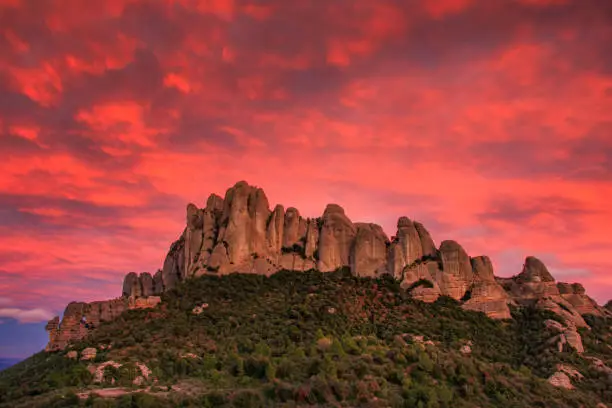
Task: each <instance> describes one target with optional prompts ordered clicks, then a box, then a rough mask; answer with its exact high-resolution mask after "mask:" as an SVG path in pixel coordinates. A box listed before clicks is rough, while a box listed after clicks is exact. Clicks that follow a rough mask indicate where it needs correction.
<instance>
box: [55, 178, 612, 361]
mask: <svg viewBox="0 0 612 408" xmlns="http://www.w3.org/2000/svg"><path fill="white" fill-rule="evenodd" d="M342 267H349V268H350V269H351V271H352V273H353V274H354V275H356V276H362V277H377V276H380V275H381V274H390V275H392V276H393V277H395V278H396V279H398V280H399V281H400V282H401V287H402V288H404V289H405V290H409V291H410V294H411V295H412V296H413V297H414V298H416V299H419V300H422V301H426V302H432V301H435V300H436V299H437V298H438V297H439V296H441V295H446V296H450V297H452V298H454V299H456V300H458V301H460V302H461V303H462V306H463V307H464V308H465V309H467V310H473V311H479V312H483V313H486V314H487V315H488V316H489V317H492V318H499V319H506V318H510V317H511V316H510V310H509V306H508V305H509V304H518V305H535V306H536V307H539V308H542V309H546V310H551V311H553V312H555V313H557V314H559V315H560V316H562V317H563V318H564V319H565V321H566V327H567V329H568V330H569V329H571V328H576V327H586V326H587V325H586V322H585V320H584V319H583V318H582V316H581V314H586V313H594V314H604V313H605V314H611V313H612V312H611V311H607V310H606V309H604V308H601V307H599V306H598V305H597V304H596V303H595V302H594V301H593V300H592V299H591V298H589V297H588V296H587V295H586V294H585V291H584V288H583V287H582V286H581V285H578V284H572V285H570V284H565V283H558V284H557V283H556V282H555V280H554V278H553V277H552V275H551V274H550V272H549V271H548V269H547V268H546V266H545V265H544V263H542V262H541V261H540V260H538V259H537V258H535V257H531V256H530V257H527V259H526V260H525V264H524V267H523V270H522V271H521V273H519V274H518V275H516V276H514V277H512V278H504V279H502V278H496V277H495V276H494V271H493V265H492V263H491V260H490V259H489V258H488V257H486V256H479V257H474V258H470V256H469V255H468V253H467V251H466V250H465V249H464V248H463V247H462V246H461V245H460V244H459V243H457V242H456V241H450V240H447V241H443V242H442V243H441V244H440V247H439V248H436V245H435V243H434V240H433V239H432V237H431V234H430V233H429V231H427V229H426V228H425V226H423V225H422V224H421V223H419V222H416V221H413V220H411V219H409V218H408V217H400V218H399V219H398V222H397V232H396V234H395V236H394V237H392V238H391V239H390V240H389V239H388V238H387V235H386V234H385V233H384V231H383V230H382V228H381V227H380V226H378V225H376V224H371V223H353V222H351V220H350V219H349V218H348V216H347V215H346V214H345V211H344V209H343V208H342V207H340V206H339V205H337V204H328V205H327V206H326V208H325V210H324V212H323V215H322V217H320V218H304V217H302V215H300V212H299V210H298V209H297V208H294V207H289V208H287V209H286V210H285V207H283V206H282V205H280V204H279V205H276V206H275V207H274V208H273V209H272V210H270V206H269V202H268V199H267V197H266V195H265V193H264V191H263V190H262V189H261V188H259V187H256V186H252V185H249V184H248V183H247V182H245V181H240V182H238V183H236V184H235V185H234V186H232V187H230V188H229V189H227V191H226V192H225V196H224V197H223V198H222V197H220V196H218V195H215V194H211V195H210V196H209V197H208V199H207V201H206V206H205V207H204V208H198V206H197V205H196V204H188V205H187V207H186V214H185V228H184V230H183V232H182V234H181V235H180V236H179V237H178V239H177V240H176V241H175V242H173V243H172V245H171V246H170V249H169V251H168V253H167V255H166V258H165V260H164V263H163V267H162V268H161V269H160V270H158V271H157V273H155V274H154V275H153V276H151V275H150V274H148V273H141V274H136V273H134V272H131V273H129V274H127V275H126V277H125V279H124V282H123V288H122V296H123V297H122V298H121V299H114V300H109V301H104V302H93V303H71V304H70V305H69V306H68V307H67V309H66V312H65V313H64V318H63V319H62V320H61V321H60V319H59V318H55V319H52V320H51V321H49V323H48V324H47V330H48V331H49V335H50V342H49V346H48V349H58V348H63V347H65V346H66V344H68V343H69V342H70V341H73V340H77V339H80V338H82V337H83V336H84V335H85V334H86V333H87V330H89V329H90V328H91V327H96V326H97V325H98V324H99V322H101V321H106V320H112V319H114V318H115V317H116V316H118V315H119V314H120V313H121V312H123V311H124V310H126V309H130V308H149V307H154V306H155V305H157V304H158V303H159V302H160V301H161V299H160V297H159V295H161V294H162V293H163V292H164V291H166V290H168V289H171V288H173V287H174V286H175V285H176V284H177V283H178V282H180V281H183V280H185V279H186V278H189V277H192V276H199V275H202V274H228V273H233V272H242V273H256V274H265V275H270V274H272V273H274V272H277V271H279V270H281V269H289V270H295V271H306V270H309V269H318V270H319V271H322V272H330V271H334V270H336V269H338V268H342ZM608 307H609V308H612V305H609V306H608ZM563 335H564V339H565V341H566V342H568V343H569V342H572V341H573V340H572V334H571V333H570V334H568V333H563ZM574 343H576V344H577V341H574Z"/></svg>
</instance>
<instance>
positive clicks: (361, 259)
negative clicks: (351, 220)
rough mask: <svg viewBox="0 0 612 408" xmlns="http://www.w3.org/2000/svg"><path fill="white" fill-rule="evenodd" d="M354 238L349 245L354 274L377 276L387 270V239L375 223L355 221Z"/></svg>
mask: <svg viewBox="0 0 612 408" xmlns="http://www.w3.org/2000/svg"><path fill="white" fill-rule="evenodd" d="M355 228H356V230H357V232H356V234H355V240H354V242H353V245H352V247H351V254H350V260H351V271H352V273H353V275H356V276H370V277H374V276H379V275H381V274H383V273H386V272H387V267H386V264H387V245H388V244H389V239H388V238H387V235H386V234H385V232H384V231H383V229H382V227H381V226H379V225H376V224H367V223H356V224H355Z"/></svg>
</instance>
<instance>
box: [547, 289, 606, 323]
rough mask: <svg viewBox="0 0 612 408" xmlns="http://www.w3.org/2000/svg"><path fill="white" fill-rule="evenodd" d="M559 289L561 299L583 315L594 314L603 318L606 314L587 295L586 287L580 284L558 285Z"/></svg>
mask: <svg viewBox="0 0 612 408" xmlns="http://www.w3.org/2000/svg"><path fill="white" fill-rule="evenodd" d="M557 289H559V294H560V295H561V297H562V298H563V299H564V300H566V301H567V302H568V303H569V304H571V305H572V306H573V307H574V309H576V311H577V312H578V313H580V314H581V315H584V314H592V315H596V316H603V315H604V314H605V313H606V312H605V310H604V308H602V307H601V306H599V305H598V304H597V302H595V301H594V300H593V299H591V298H590V297H588V296H587V295H586V290H585V289H584V286H582V285H581V284H579V283H572V284H569V283H564V282H559V283H557Z"/></svg>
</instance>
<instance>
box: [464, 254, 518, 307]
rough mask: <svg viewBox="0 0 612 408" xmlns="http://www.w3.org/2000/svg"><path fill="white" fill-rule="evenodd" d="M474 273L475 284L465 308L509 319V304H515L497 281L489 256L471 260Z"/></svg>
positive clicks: (471, 288)
mask: <svg viewBox="0 0 612 408" xmlns="http://www.w3.org/2000/svg"><path fill="white" fill-rule="evenodd" d="M471 264H472V270H473V272H474V277H475V279H474V283H473V284H472V286H471V287H470V289H469V299H468V300H467V301H466V302H465V304H464V305H463V307H464V308H465V309H468V310H475V311H479V312H484V313H486V314H487V315H488V316H489V317H493V318H496V319H509V318H510V317H511V315H510V308H509V307H508V305H509V304H511V303H513V302H512V300H511V299H510V296H508V294H507V293H506V291H505V290H504V289H503V288H502V287H501V285H500V284H499V283H497V282H496V281H495V276H494V274H493V264H492V263H491V260H490V259H489V257H488V256H478V257H476V258H472V259H471Z"/></svg>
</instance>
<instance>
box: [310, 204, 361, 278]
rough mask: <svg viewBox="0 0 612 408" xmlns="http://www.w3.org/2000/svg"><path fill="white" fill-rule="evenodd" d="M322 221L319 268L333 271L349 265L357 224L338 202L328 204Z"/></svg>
mask: <svg viewBox="0 0 612 408" xmlns="http://www.w3.org/2000/svg"><path fill="white" fill-rule="evenodd" d="M322 221H323V223H322V226H321V231H320V232H319V248H318V249H319V260H318V262H317V269H319V270H320V271H321V272H331V271H334V270H336V269H338V268H341V267H343V266H349V265H350V263H349V254H350V251H351V246H352V244H353V240H354V239H355V235H356V233H357V231H356V228H355V226H354V225H353V223H352V222H351V220H349V218H348V217H347V216H346V215H345V214H344V209H343V208H342V207H340V206H339V205H337V204H328V205H327V207H326V208H325V211H324V212H323V220H322Z"/></svg>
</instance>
